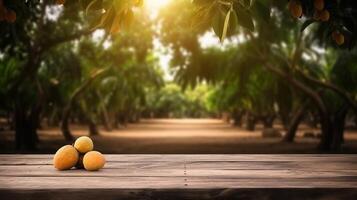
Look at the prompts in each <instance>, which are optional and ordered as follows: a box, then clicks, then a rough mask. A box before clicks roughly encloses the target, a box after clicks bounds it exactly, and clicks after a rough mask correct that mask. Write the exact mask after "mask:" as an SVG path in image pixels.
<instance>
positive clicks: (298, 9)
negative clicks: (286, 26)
mask: <svg viewBox="0 0 357 200" xmlns="http://www.w3.org/2000/svg"><path fill="white" fill-rule="evenodd" d="M288 7H289V11H290V13H291V15H292V16H294V17H295V18H299V17H301V15H302V6H301V3H300V1H298V0H290V1H289V5H288Z"/></svg>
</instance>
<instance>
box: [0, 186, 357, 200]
mask: <svg viewBox="0 0 357 200" xmlns="http://www.w3.org/2000/svg"><path fill="white" fill-rule="evenodd" d="M0 196H1V198H2V199H11V200H13V199H27V200H30V199H34V200H51V199H54V200H58V199H71V200H73V199H86V200H98V199H100V200H118V199H120V200H129V199H130V200H141V199H145V200H154V199H155V200H158V199H160V200H173V199H180V200H193V199H194V200H211V199H214V200H227V199H229V200H242V199H248V200H257V199H263V200H277V199H289V200H301V199H304V200H328V199H329V200H332V199H341V200H342V199H343V200H344V199H356V198H355V197H356V196H357V191H356V190H355V189H345V188H343V189H341V188H324V189H318V188H315V189H310V188H308V189H306V188H283V189H280V188H259V189H255V188H237V189H211V190H209V191H208V190H206V189H186V188H185V189H150V190H142V189H88V190H82V189H49V190H47V189H46V190H16V191H8V190H1V189H0Z"/></svg>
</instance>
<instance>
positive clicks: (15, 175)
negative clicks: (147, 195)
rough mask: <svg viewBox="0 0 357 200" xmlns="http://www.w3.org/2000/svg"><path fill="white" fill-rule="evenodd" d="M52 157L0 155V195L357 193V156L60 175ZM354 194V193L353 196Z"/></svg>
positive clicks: (113, 167) (123, 165)
mask: <svg viewBox="0 0 357 200" xmlns="http://www.w3.org/2000/svg"><path fill="white" fill-rule="evenodd" d="M52 157H53V155H0V194H1V193H4V192H11V191H31V192H34V191H36V190H38V191H42V192H43V191H46V190H48V191H52V190H58V189H62V190H76V191H80V190H90V189H92V190H93V191H94V190H96V191H99V190H100V189H102V190H111V191H113V190H124V189H126V190H140V189H142V190H150V189H151V190H165V189H174V190H177V189H178V190H189V189H193V190H209V189H213V190H214V189H253V188H262V189H263V188H265V189H266V188H272V189H289V188H290V189H291V188H295V189H299V188H300V189H309V188H320V189H329V188H330V189H352V190H353V191H356V190H357V189H356V188H357V155H344V154H334V155H326V154H324V155H310V154H309V155H252V154H243V155H241V154H238V155H237V154H225V155H207V154H202V155H157V154H155V155H145V154H140V155H133V154H129V155H113V154H109V155H108V154H107V155H105V157H106V160H107V163H106V165H105V167H104V169H102V170H100V171H96V172H88V171H85V170H77V169H73V170H67V171H57V170H56V169H54V167H53V166H52ZM353 194H356V193H353Z"/></svg>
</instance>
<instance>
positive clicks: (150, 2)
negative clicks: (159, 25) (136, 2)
mask: <svg viewBox="0 0 357 200" xmlns="http://www.w3.org/2000/svg"><path fill="white" fill-rule="evenodd" d="M170 1H171V0H145V1H144V4H145V7H146V8H147V9H148V10H150V11H152V12H158V11H159V10H160V9H161V8H163V7H165V6H166V5H167V4H168V3H169V2H170Z"/></svg>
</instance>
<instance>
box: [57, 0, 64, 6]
mask: <svg viewBox="0 0 357 200" xmlns="http://www.w3.org/2000/svg"><path fill="white" fill-rule="evenodd" d="M64 3H66V0H56V4H58V5H63V4H64Z"/></svg>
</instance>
